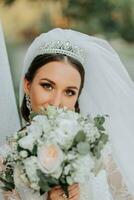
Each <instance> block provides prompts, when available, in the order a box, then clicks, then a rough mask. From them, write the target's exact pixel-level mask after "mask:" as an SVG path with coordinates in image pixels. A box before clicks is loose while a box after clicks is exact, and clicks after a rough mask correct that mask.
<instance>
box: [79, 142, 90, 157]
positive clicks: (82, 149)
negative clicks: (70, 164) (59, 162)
mask: <svg viewBox="0 0 134 200" xmlns="http://www.w3.org/2000/svg"><path fill="white" fill-rule="evenodd" d="M77 150H78V152H79V154H81V155H86V154H88V153H89V152H90V145H89V143H88V142H80V143H79V144H77Z"/></svg>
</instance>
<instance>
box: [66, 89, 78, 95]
mask: <svg viewBox="0 0 134 200" xmlns="http://www.w3.org/2000/svg"><path fill="white" fill-rule="evenodd" d="M65 93H66V95H67V96H74V95H75V94H76V92H75V91H73V90H67V91H66V92H65Z"/></svg>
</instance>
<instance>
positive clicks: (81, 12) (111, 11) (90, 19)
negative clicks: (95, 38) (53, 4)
mask: <svg viewBox="0 0 134 200" xmlns="http://www.w3.org/2000/svg"><path fill="white" fill-rule="evenodd" d="M64 12H65V15H66V16H67V17H68V18H69V19H70V22H72V24H73V26H74V27H75V28H77V29H79V30H81V29H84V30H85V31H86V32H87V33H90V34H96V33H98V34H99V33H102V32H103V33H104V34H106V35H107V36H108V37H113V36H114V35H119V36H121V37H122V38H123V39H125V40H127V41H128V42H134V1H133V0H117V1H116V0H68V6H67V7H66V9H65V10H64Z"/></svg>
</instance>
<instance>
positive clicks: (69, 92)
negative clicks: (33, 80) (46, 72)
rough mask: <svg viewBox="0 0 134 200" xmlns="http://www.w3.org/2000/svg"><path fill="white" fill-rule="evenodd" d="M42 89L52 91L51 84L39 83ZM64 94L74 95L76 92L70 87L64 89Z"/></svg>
mask: <svg viewBox="0 0 134 200" xmlns="http://www.w3.org/2000/svg"><path fill="white" fill-rule="evenodd" d="M40 85H41V86H42V87H43V88H44V89H46V90H47V91H52V90H53V89H54V87H53V85H52V84H51V83H41V84H40ZM65 95H66V96H68V97H71V96H74V95H76V92H75V91H74V90H71V89H66V90H65Z"/></svg>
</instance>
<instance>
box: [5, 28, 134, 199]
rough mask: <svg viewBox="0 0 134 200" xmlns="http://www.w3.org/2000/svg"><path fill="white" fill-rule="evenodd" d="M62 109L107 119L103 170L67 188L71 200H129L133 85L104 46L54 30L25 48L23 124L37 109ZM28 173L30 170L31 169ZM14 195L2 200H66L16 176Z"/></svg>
mask: <svg viewBox="0 0 134 200" xmlns="http://www.w3.org/2000/svg"><path fill="white" fill-rule="evenodd" d="M48 105H54V106H56V107H64V106H66V107H67V108H68V109H70V110H72V109H74V108H75V111H76V112H81V113H86V114H87V113H90V114H91V115H92V116H94V115H96V114H108V115H109V119H108V120H107V122H106V128H107V130H108V133H109V140H110V141H109V145H108V147H107V151H106V152H105V153H104V163H103V170H102V171H101V172H100V174H99V175H98V176H97V177H91V179H90V182H86V183H85V184H83V185H78V184H73V185H71V186H70V187H69V194H70V195H69V196H70V197H69V199H70V200H90V199H91V200H100V199H101V200H112V199H114V200H133V199H134V172H133V169H134V156H133V152H134V151H133V150H134V139H133V138H134V135H133V134H134V120H133V113H134V112H133V110H134V84H133V82H132V81H131V80H130V78H129V76H128V74H127V72H126V70H125V68H124V66H123V65H122V63H121V61H120V59H119V57H118V55H117V54H116V52H115V51H114V50H113V49H112V47H111V46H110V45H109V44H108V43H107V42H106V41H104V40H102V39H98V38H95V37H91V36H88V35H85V34H83V33H79V32H76V31H73V30H64V29H58V28H57V29H53V30H51V31H49V32H48V33H43V34H41V35H40V36H39V37H37V38H36V39H35V40H34V41H33V43H32V44H31V46H30V47H29V49H28V51H27V54H26V57H25V60H24V69H23V73H22V81H21V86H20V106H21V114H22V118H23V120H22V123H23V124H25V123H26V122H28V121H29V114H30V112H31V111H38V110H39V109H40V107H42V106H43V107H45V108H46V107H47V106H48ZM31 170H32V169H31ZM14 176H15V183H16V190H14V191H12V192H5V193H4V199H16V200H20V199H21V200H37V199H38V200H43V199H46V200H65V199H67V197H66V195H65V194H64V193H63V190H62V189H61V188H60V187H59V186H57V187H55V188H53V189H52V190H51V191H50V192H49V193H48V194H45V195H43V196H40V195H39V194H38V193H36V192H34V191H32V189H29V188H27V187H25V185H24V184H23V182H22V181H21V180H20V178H19V172H18V171H17V170H16V171H15V175H14Z"/></svg>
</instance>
